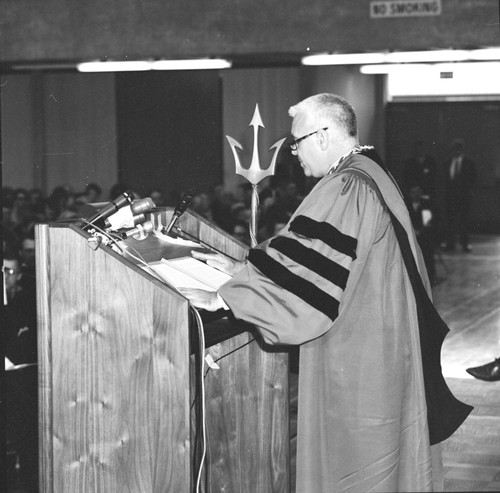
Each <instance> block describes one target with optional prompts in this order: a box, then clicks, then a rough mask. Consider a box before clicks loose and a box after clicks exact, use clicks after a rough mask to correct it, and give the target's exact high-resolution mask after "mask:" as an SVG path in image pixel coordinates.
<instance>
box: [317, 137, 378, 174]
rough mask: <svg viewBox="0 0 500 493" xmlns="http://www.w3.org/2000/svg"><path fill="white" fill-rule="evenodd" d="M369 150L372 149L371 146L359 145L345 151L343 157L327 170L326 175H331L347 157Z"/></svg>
mask: <svg viewBox="0 0 500 493" xmlns="http://www.w3.org/2000/svg"><path fill="white" fill-rule="evenodd" d="M370 149H373V146H362V145H360V144H356V145H355V146H354V147H353V148H352V149H351V150H349V151H347V152H346V153H345V154H344V155H343V156H340V157H339V158H338V159H337V160H336V161H335V162H334V163H333V164H332V165H331V166H330V168H328V172H327V174H328V175H329V174H330V173H333V172H334V171H335V170H336V169H337V168H338V167H339V165H340V163H341V162H342V161H344V159H347V158H348V157H349V156H352V155H353V154H359V153H360V152H363V151H368V150H370Z"/></svg>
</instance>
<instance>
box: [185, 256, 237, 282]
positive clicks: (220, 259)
mask: <svg viewBox="0 0 500 493" xmlns="http://www.w3.org/2000/svg"><path fill="white" fill-rule="evenodd" d="M191 255H192V256H193V257H194V258H196V259H198V260H202V261H204V262H206V263H207V265H209V266H210V267H214V268H215V269H217V270H220V271H222V272H224V273H225V274H229V275H230V276H234V275H235V274H237V273H238V272H239V271H240V270H241V269H243V267H244V266H245V262H238V261H236V260H231V259H230V258H229V257H226V256H225V255H222V254H221V253H201V252H197V251H195V250H193V251H192V252H191Z"/></svg>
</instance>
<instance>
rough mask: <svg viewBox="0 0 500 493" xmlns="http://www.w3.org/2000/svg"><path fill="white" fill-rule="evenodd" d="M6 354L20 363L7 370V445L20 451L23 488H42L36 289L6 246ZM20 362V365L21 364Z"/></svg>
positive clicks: (33, 490)
mask: <svg viewBox="0 0 500 493" xmlns="http://www.w3.org/2000/svg"><path fill="white" fill-rule="evenodd" d="M3 274H4V307H3V308H4V319H3V320H4V325H3V326H2V330H3V337H4V341H5V356H6V357H7V358H8V360H9V362H10V363H12V364H13V365H16V366H15V367H13V368H7V369H8V371H6V372H5V382H6V394H5V418H6V422H7V427H6V431H7V432H6V438H7V446H8V447H12V448H13V449H14V450H16V452H17V453H18V455H19V466H20V475H19V476H20V477H19V479H20V480H21V485H20V486H21V487H22V488H24V489H23V490H22V491H29V492H36V491H38V406H37V404H38V396H37V392H38V382H37V370H36V363H37V325H36V324H37V318H36V296H35V291H34V289H31V288H29V287H26V286H25V285H23V284H22V283H21V280H22V277H23V274H22V270H21V260H20V258H19V255H18V253H17V252H16V251H14V250H13V249H11V248H9V247H7V248H6V249H5V250H4V259H3ZM19 365H20V366H19Z"/></svg>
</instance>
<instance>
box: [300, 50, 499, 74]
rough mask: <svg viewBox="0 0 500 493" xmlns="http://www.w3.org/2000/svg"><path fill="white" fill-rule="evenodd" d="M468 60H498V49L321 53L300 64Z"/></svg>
mask: <svg viewBox="0 0 500 493" xmlns="http://www.w3.org/2000/svg"><path fill="white" fill-rule="evenodd" d="M468 60H500V48H483V49H478V50H427V51H399V52H391V53H338V54H326V53H322V54H318V55H308V56H305V57H303V58H302V64H303V65H352V64H355V65H364V64H369V63H373V64H383V63H436V62H465V61H468ZM367 73H368V72H367ZM374 73H385V72H374Z"/></svg>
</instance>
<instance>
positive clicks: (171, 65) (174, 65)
mask: <svg viewBox="0 0 500 493" xmlns="http://www.w3.org/2000/svg"><path fill="white" fill-rule="evenodd" d="M231 65H232V64H231V62H230V61H229V60H224V59H222V58H199V59H193V60H189V59H188V60H158V61H155V62H152V63H151V69H152V70H210V69H212V70H213V69H224V68H231Z"/></svg>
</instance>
